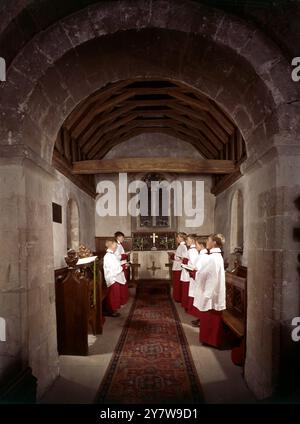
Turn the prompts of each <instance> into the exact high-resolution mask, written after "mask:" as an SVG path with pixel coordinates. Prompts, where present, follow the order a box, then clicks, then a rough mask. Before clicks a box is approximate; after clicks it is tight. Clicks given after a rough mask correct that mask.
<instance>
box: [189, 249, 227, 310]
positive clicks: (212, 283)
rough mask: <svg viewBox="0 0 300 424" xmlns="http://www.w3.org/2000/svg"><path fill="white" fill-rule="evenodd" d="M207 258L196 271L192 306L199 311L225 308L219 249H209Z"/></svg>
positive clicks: (224, 290) (224, 291) (223, 274)
mask: <svg viewBox="0 0 300 424" xmlns="http://www.w3.org/2000/svg"><path fill="white" fill-rule="evenodd" d="M207 257H208V260H207V261H205V263H203V264H202V267H201V269H199V271H198V272H197V273H196V288H195V293H194V294H195V296H194V303H193V304H194V306H195V307H196V308H197V309H199V311H209V310H211V309H214V310H215V311H222V310H224V309H226V286H225V270H224V261H223V257H222V254H221V249H219V248H214V249H211V250H210V254H209V255H208V256H207Z"/></svg>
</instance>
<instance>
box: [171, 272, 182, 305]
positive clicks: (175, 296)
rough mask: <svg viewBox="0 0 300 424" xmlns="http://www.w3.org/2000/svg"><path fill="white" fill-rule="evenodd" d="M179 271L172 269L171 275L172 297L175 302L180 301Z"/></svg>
mask: <svg viewBox="0 0 300 424" xmlns="http://www.w3.org/2000/svg"><path fill="white" fill-rule="evenodd" d="M180 275H181V271H172V277H173V299H174V300H175V302H181V282H180Z"/></svg>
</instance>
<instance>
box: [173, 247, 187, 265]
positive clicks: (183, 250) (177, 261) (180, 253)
mask: <svg viewBox="0 0 300 424" xmlns="http://www.w3.org/2000/svg"><path fill="white" fill-rule="evenodd" d="M186 255H187V247H186V245H185V242H184V241H182V242H180V244H179V245H178V247H177V249H176V253H175V258H174V261H173V266H172V271H181V269H182V268H181V261H182V258H184V257H186Z"/></svg>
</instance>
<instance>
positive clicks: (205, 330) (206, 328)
mask: <svg viewBox="0 0 300 424" xmlns="http://www.w3.org/2000/svg"><path fill="white" fill-rule="evenodd" d="M199 314H200V315H199V318H200V333H199V339H200V342H201V343H204V344H207V345H209V346H214V347H217V348H220V347H221V346H222V345H223V344H224V341H225V333H224V325H223V321H222V312H221V311H215V310H214V309H211V310H210V311H205V312H203V311H199Z"/></svg>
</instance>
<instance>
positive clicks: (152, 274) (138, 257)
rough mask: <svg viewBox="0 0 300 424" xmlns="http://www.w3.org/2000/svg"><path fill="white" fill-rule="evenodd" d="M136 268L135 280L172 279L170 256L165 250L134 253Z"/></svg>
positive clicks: (133, 260)
mask: <svg viewBox="0 0 300 424" xmlns="http://www.w3.org/2000/svg"><path fill="white" fill-rule="evenodd" d="M132 262H133V264H139V266H138V267H136V268H135V280H143V279H147V280H149V279H150V280H152V279H160V280H168V279H170V268H169V254H168V252H167V251H165V250H153V251H151V250H150V251H145V250H144V251H139V252H132Z"/></svg>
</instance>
